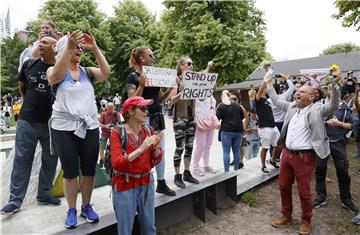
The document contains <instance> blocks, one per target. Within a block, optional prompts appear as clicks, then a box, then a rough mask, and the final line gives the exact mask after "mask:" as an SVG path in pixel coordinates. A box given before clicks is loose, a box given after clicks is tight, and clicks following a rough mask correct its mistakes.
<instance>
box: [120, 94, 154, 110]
mask: <svg viewBox="0 0 360 235" xmlns="http://www.w3.org/2000/svg"><path fill="white" fill-rule="evenodd" d="M152 103H153V100H151V99H149V100H146V99H144V98H143V97H141V96H133V97H131V98H129V99H127V100H126V101H125V103H124V106H123V109H122V111H121V114H124V113H127V112H128V111H129V109H130V108H131V107H133V106H137V107H141V106H148V105H150V104H152Z"/></svg>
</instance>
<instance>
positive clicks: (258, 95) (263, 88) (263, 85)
mask: <svg viewBox="0 0 360 235" xmlns="http://www.w3.org/2000/svg"><path fill="white" fill-rule="evenodd" d="M265 93H266V82H264V81H263V82H262V83H261V85H260V87H259V90H258V92H257V93H256V97H255V98H256V99H257V100H260V99H261V97H263V96H264V95H265Z"/></svg>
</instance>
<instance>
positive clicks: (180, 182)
mask: <svg viewBox="0 0 360 235" xmlns="http://www.w3.org/2000/svg"><path fill="white" fill-rule="evenodd" d="M174 183H175V185H176V186H178V187H179V188H185V183H184V181H183V180H182V175H181V174H177V175H175V177H174Z"/></svg>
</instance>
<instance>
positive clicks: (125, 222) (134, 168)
mask: <svg viewBox="0 0 360 235" xmlns="http://www.w3.org/2000/svg"><path fill="white" fill-rule="evenodd" d="M152 102H153V101H152V100H146V99H144V98H142V97H139V96H133V97H131V98H129V99H128V100H126V101H125V103H124V106H123V109H122V115H123V117H124V119H125V124H124V126H123V127H122V128H124V129H125V133H126V136H127V137H126V139H127V140H124V139H122V138H121V137H122V136H124V135H122V133H119V131H121V130H120V129H118V128H115V129H114V131H113V132H112V133H111V138H110V151H111V163H112V167H113V168H114V172H115V174H114V176H113V178H112V182H111V184H112V189H113V205H114V209H115V214H116V219H117V221H118V223H117V230H118V234H131V233H132V228H133V223H134V218H135V215H136V214H138V216H139V221H140V227H141V231H142V234H156V228H155V207H154V197H155V191H154V179H153V176H152V174H151V169H152V168H153V167H154V166H155V165H156V164H158V163H159V162H160V161H161V159H162V150H161V147H160V140H161V137H162V134H158V135H156V134H155V133H154V129H153V128H149V125H148V126H145V125H144V124H145V122H146V117H147V113H148V107H147V106H148V105H151V104H152ZM148 130H151V133H149V131H148ZM122 141H127V142H126V143H127V144H126V145H125V146H126V147H125V148H126V149H124V150H123V149H122V146H123V144H122Z"/></svg>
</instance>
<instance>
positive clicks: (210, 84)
mask: <svg viewBox="0 0 360 235" xmlns="http://www.w3.org/2000/svg"><path fill="white" fill-rule="evenodd" d="M217 78H218V74H217V73H200V72H194V71H186V72H183V74H182V80H183V83H184V90H183V92H182V94H181V97H180V99H182V100H196V99H206V98H209V97H211V96H212V94H213V91H214V86H215V84H216V80H217Z"/></svg>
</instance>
